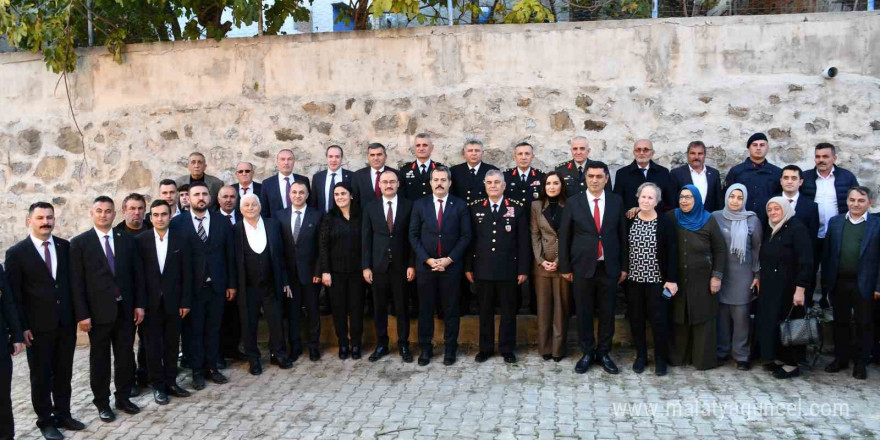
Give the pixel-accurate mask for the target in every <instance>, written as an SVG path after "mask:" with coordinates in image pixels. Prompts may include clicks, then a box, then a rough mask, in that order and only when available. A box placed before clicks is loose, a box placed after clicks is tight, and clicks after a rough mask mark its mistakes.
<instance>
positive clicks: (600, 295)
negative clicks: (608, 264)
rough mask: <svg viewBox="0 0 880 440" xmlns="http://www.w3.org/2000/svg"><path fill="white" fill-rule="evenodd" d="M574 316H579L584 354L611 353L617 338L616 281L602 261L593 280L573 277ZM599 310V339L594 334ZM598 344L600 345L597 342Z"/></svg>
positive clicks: (599, 354)
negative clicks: (615, 337) (607, 273)
mask: <svg viewBox="0 0 880 440" xmlns="http://www.w3.org/2000/svg"><path fill="white" fill-rule="evenodd" d="M572 292H573V294H574V305H575V313H577V316H578V339H579V341H578V342H579V344H580V347H581V350H582V351H583V353H584V354H589V353H592V352H594V351H595V352H596V355H597V356H602V355H604V354H607V353H608V352H610V351H611V341H612V340H613V338H614V302H615V300H616V298H617V279H615V278H611V277H609V276H608V275H606V273H605V263H604V262H601V261H600V262H599V264H598V265H597V266H596V273H595V274H594V275H593V277H592V278H583V277H580V276H578V274H574V282H573V283H572ZM596 307H598V309H599V337H598V339H597V338H596V337H595V336H594V332H593V312H594V309H595V308H596ZM597 341H598V342H597Z"/></svg>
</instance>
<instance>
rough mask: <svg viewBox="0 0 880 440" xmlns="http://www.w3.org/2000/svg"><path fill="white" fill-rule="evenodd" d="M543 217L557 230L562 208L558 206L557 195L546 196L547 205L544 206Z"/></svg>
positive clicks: (560, 222) (560, 221)
mask: <svg viewBox="0 0 880 440" xmlns="http://www.w3.org/2000/svg"><path fill="white" fill-rule="evenodd" d="M544 218H545V219H547V223H550V226H551V227H552V228H553V230H554V231H556V232H559V226H560V225H562V208H560V206H559V196H556V197H547V206H546V207H545V208H544Z"/></svg>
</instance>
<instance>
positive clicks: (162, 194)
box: [157, 179, 182, 219]
mask: <svg viewBox="0 0 880 440" xmlns="http://www.w3.org/2000/svg"><path fill="white" fill-rule="evenodd" d="M157 198H158V199H162V200H164V201H165V202H166V203H168V206H170V207H171V218H172V219H173V218H174V217H177V216H178V215H180V213H181V212H182V210H181V209H180V194H179V193H178V192H177V183H176V182H175V181H173V180H171V179H162V180H160V181H159V194H158V197H157Z"/></svg>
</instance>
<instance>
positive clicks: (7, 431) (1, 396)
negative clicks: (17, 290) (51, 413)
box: [0, 266, 61, 439]
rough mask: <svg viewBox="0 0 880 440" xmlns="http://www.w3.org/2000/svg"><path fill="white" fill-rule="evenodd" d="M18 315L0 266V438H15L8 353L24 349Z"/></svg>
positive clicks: (17, 352)
mask: <svg viewBox="0 0 880 440" xmlns="http://www.w3.org/2000/svg"><path fill="white" fill-rule="evenodd" d="M18 316H19V314H18V310H17V309H16V307H15V300H14V299H13V298H12V293H11V292H10V291H9V287H8V286H7V285H6V274H5V273H4V271H3V267H2V266H0V334H2V336H0V346H3V347H5V348H6V349H5V350H2V351H0V438H3V439H11V438H15V423H14V421H13V416H12V398H11V393H12V359H11V358H10V356H9V355H10V354H12V356H18V355H19V353H21V352H22V351H24V337H23V336H22V330H21V324H20V323H19V322H18ZM10 342H11V344H10ZM59 434H61V433H59ZM56 438H57V437H56Z"/></svg>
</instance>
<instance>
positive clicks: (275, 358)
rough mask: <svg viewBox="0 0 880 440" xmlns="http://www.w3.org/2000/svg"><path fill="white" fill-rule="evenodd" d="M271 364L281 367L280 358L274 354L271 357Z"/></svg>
mask: <svg viewBox="0 0 880 440" xmlns="http://www.w3.org/2000/svg"><path fill="white" fill-rule="evenodd" d="M269 364H270V365H281V360H280V359H279V358H278V356H275V354H274V353H273V354H270V355H269Z"/></svg>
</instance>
